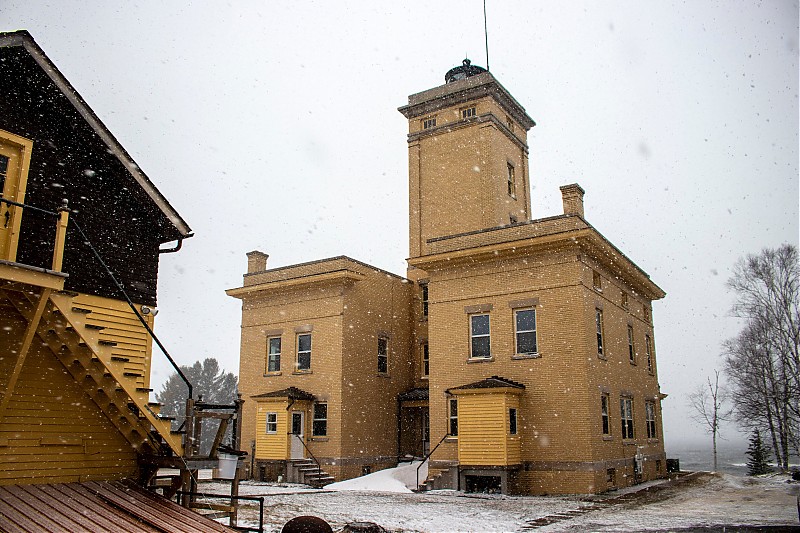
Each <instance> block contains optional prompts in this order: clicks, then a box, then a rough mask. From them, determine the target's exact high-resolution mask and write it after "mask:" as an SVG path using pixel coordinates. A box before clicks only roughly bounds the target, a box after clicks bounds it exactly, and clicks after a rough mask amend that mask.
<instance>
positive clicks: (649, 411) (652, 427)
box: [644, 402, 658, 439]
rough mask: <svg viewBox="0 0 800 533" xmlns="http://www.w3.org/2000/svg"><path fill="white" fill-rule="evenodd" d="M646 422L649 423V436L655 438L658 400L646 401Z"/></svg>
mask: <svg viewBox="0 0 800 533" xmlns="http://www.w3.org/2000/svg"><path fill="white" fill-rule="evenodd" d="M644 414H645V422H646V424H647V438H648V439H655V438H656V437H657V436H658V435H656V402H644Z"/></svg>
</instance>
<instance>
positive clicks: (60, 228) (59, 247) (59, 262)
mask: <svg viewBox="0 0 800 533" xmlns="http://www.w3.org/2000/svg"><path fill="white" fill-rule="evenodd" d="M68 220H69V207H67V200H66V199H64V205H62V206H61V207H59V208H58V221H56V239H55V243H54V245H53V268H52V269H53V270H54V271H55V272H61V267H62V266H63V263H64V244H65V243H66V241H67V222H68Z"/></svg>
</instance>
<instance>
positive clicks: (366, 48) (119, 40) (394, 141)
mask: <svg viewBox="0 0 800 533" xmlns="http://www.w3.org/2000/svg"><path fill="white" fill-rule="evenodd" d="M487 4H488V35H489V62H490V65H489V66H490V68H491V71H492V73H493V74H494V76H495V77H496V78H497V79H498V80H499V81H500V82H501V83H502V84H503V85H504V86H505V87H506V88H507V89H508V90H509V91H510V92H511V93H512V94H513V95H514V96H515V97H516V99H517V100H518V101H519V102H520V103H521V104H522V105H523V106H524V107H525V108H526V110H527V111H528V114H529V115H530V116H531V117H533V118H534V120H535V121H536V122H537V124H538V125H537V126H536V127H535V128H534V129H533V130H532V131H531V134H530V135H529V138H528V140H529V144H530V165H531V169H530V170H531V186H532V207H533V217H534V218H540V217H546V216H551V215H555V214H559V213H561V212H562V207H561V197H560V193H559V190H558V187H559V186H560V185H563V184H567V183H573V182H578V183H580V184H581V186H583V188H584V189H585V190H586V197H585V203H586V218H587V220H588V221H589V222H590V223H591V224H592V225H593V226H594V227H596V228H597V229H598V230H599V231H600V232H601V233H603V234H604V235H605V236H606V237H607V238H608V239H609V240H611V241H612V242H613V243H614V244H616V245H617V246H618V247H619V248H620V249H622V250H623V252H625V253H626V254H627V255H628V256H629V257H630V258H632V259H633V260H634V261H635V262H636V263H637V264H638V265H639V266H640V267H642V268H643V269H644V270H645V271H646V272H648V273H649V274H650V276H651V277H652V279H653V280H654V281H655V282H656V283H657V284H658V285H660V286H661V287H662V288H663V289H664V290H665V291H666V292H667V296H666V298H665V299H664V300H661V301H659V302H656V303H654V311H653V316H654V321H655V342H656V354H657V361H658V372H659V381H660V383H661V390H662V391H663V392H665V393H667V394H669V397H668V398H667V399H666V400H664V402H663V409H664V425H665V432H666V436H665V440H666V444H667V448H668V450H669V446H670V444H671V443H674V442H678V441H680V440H683V439H686V438H688V437H689V436H690V435H691V434H694V433H699V432H701V431H702V429H701V428H700V427H698V426H695V425H693V424H692V423H691V422H689V421H688V420H687V414H688V410H687V402H686V395H687V394H688V392H689V391H690V390H691V389H692V388H693V387H695V386H696V385H697V384H698V383H700V382H701V381H702V380H703V379H704V378H705V376H707V375H710V374H712V373H713V370H714V369H715V368H720V367H721V362H720V344H721V342H722V341H723V340H724V339H726V338H728V337H731V336H733V335H734V334H735V333H736V332H737V330H738V327H739V325H740V324H739V323H738V321H737V320H736V319H734V318H732V317H730V315H729V311H728V310H729V308H730V305H731V302H732V295H731V294H730V293H729V292H728V291H727V290H726V288H725V281H726V280H727V279H728V277H729V276H730V272H731V267H732V265H733V264H734V263H735V261H736V260H737V258H739V257H741V256H743V255H745V254H747V253H753V252H758V251H759V250H760V249H762V248H763V247H776V246H778V245H780V244H781V243H784V242H791V243H794V244H797V241H798V61H797V59H798V6H797V2H796V1H778V0H775V1H766V2H743V1H737V2H730V1H719V2H700V1H697V2H695V1H690V2H665V1H650V2H642V1H630V2H623V1H613V2H596V1H586V2H549V1H535V2H534V1H529V0H528V1H510V0H509V1H496V0H489V1H488V2H487ZM0 28H1V29H3V30H16V29H27V30H29V31H30V32H31V34H32V35H33V36H34V38H35V39H36V41H37V43H39V45H40V46H41V47H42V48H43V49H44V50H45V52H46V53H47V55H48V56H49V57H50V58H51V59H52V60H53V61H54V63H55V64H56V65H57V66H58V68H59V69H60V70H61V72H62V73H63V74H64V75H65V76H66V77H67V79H69V81H70V82H71V83H72V84H73V85H74V86H75V88H76V89H77V90H78V92H80V94H81V95H82V96H83V97H84V98H85V100H86V101H87V102H88V103H89V105H90V106H91V107H92V108H93V109H94V111H95V112H96V113H97V115H98V116H99V117H100V118H101V119H102V120H103V121H104V122H105V124H106V125H107V126H108V127H109V129H110V130H111V131H112V132H113V133H114V135H115V136H116V137H117V139H119V141H120V142H121V143H122V145H123V146H124V147H125V148H126V149H127V150H128V152H129V153H130V154H131V155H132V156H133V158H134V159H135V160H136V162H137V163H138V164H139V166H140V167H141V168H142V169H144V171H145V172H146V173H147V174H148V176H149V177H150V178H151V180H152V181H153V182H154V183H155V184H156V186H157V187H158V188H159V189H160V190H161V192H162V193H163V194H164V195H165V196H166V197H167V198H168V199H169V201H170V202H171V203H172V205H173V206H174V207H175V208H176V209H177V210H178V212H179V213H181V215H182V216H183V217H184V219H185V220H186V221H187V222H188V223H189V225H190V226H191V227H192V229H193V230H194V232H195V234H196V236H195V237H193V238H192V239H190V240H188V241H186V243H185V245H184V248H183V250H182V251H181V252H180V253H178V254H169V255H164V256H162V258H161V271H160V278H159V309H160V314H159V315H158V318H157V330H156V331H157V333H158V334H159V335H160V336H161V337H162V340H163V341H164V342H165V344H166V345H167V346H168V347H169V348H170V351H171V352H172V354H173V355H174V356H175V357H176V359H177V360H178V361H179V363H181V364H191V363H192V362H194V361H195V360H198V359H203V358H205V357H216V358H217V359H218V360H220V362H221V364H222V365H223V366H224V367H225V368H226V369H227V370H229V371H233V372H236V371H238V357H239V324H240V320H241V312H240V301H239V300H234V299H232V298H229V297H227V296H226V295H225V293H224V290H225V289H228V288H232V287H237V286H240V285H241V283H242V274H243V273H244V272H245V269H246V257H245V253H246V252H248V251H250V250H255V249H258V250H261V251H264V252H266V253H268V254H270V259H269V265H270V266H273V267H275V266H282V265H287V264H292V263H296V262H302V261H309V260H314V259H320V258H324V257H330V256H334V255H340V254H345V255H349V256H351V257H353V258H356V259H359V260H361V261H365V262H367V263H370V264H373V265H375V266H378V267H381V268H384V269H386V270H390V271H392V272H395V273H398V274H401V275H402V274H404V273H405V258H406V257H407V256H408V245H407V239H408V201H407V194H408V184H407V183H408V177H407V176H408V174H407V172H408V164H407V146H406V133H407V122H406V120H405V118H403V116H402V115H400V113H398V112H397V107H399V106H401V105H404V104H406V103H407V97H408V95H409V94H413V93H416V92H419V91H422V90H425V89H428V88H431V87H435V86H438V85H441V84H442V83H443V81H444V73H445V72H446V71H447V70H448V69H449V68H451V67H453V66H456V65H458V64H460V63H461V60H462V59H463V58H464V57H465V56H469V57H470V58H471V59H472V60H473V62H474V63H475V64H479V65H483V66H485V65H486V55H485V51H484V33H483V6H482V2H480V1H479V0H469V1H465V0H460V1H448V2H444V1H441V2H432V1H430V0H426V1H409V2H401V1H397V2H391V3H390V2H367V1H360V2H359V1H349V2H334V1H327V2H326V1H319V2H305V1H293V2H289V1H286V2H279V1H273V2H262V1H252V2H227V3H222V2H211V1H208V2H163V1H160V0H159V1H153V2H100V1H88V0H83V1H80V2H70V1H52V2H44V1H36V0H21V1H17V0H0ZM154 359H156V360H160V359H161V358H160V357H159V356H158V355H157V356H155V357H154ZM168 373H169V371H168V369H167V367H166V365H164V364H162V363H158V362H157V363H155V366H154V373H153V383H154V384H155V385H156V387H157V388H158V387H160V384H161V383H162V382H163V381H164V379H166V377H167V375H168ZM726 433H727V434H729V435H734V433H735V431H734V430H733V429H732V428H731V429H728V430H727V431H726Z"/></svg>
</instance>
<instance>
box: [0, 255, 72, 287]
mask: <svg viewBox="0 0 800 533" xmlns="http://www.w3.org/2000/svg"><path fill="white" fill-rule="evenodd" d="M66 278H67V276H66V275H65V274H62V273H60V272H53V271H52V270H45V269H43V268H37V267H28V266H25V265H20V264H18V263H10V262H8V261H0V280H6V281H10V282H12V283H24V284H26V285H34V286H36V287H43V288H45V289H52V290H54V291H60V290H63V289H64V280H65V279H66Z"/></svg>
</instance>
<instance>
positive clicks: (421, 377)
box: [419, 376, 430, 381]
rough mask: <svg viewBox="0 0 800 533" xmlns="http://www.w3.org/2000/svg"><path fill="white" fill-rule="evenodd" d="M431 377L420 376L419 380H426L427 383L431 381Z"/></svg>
mask: <svg viewBox="0 0 800 533" xmlns="http://www.w3.org/2000/svg"><path fill="white" fill-rule="evenodd" d="M429 377H430V376H420V378H419V379H424V380H425V381H427V380H428V379H429Z"/></svg>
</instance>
